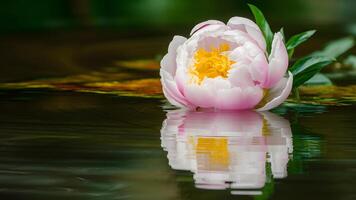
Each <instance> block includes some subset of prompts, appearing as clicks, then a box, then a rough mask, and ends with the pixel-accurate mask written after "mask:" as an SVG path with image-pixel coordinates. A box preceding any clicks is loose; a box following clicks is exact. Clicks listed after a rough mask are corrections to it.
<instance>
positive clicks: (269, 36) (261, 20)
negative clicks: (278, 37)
mask: <svg viewBox="0 0 356 200" xmlns="http://www.w3.org/2000/svg"><path fill="white" fill-rule="evenodd" d="M248 6H249V7H250V9H251V12H252V14H253V15H254V17H255V21H256V24H257V25H258V27H260V29H261V31H262V33H263V36H264V37H265V40H266V44H267V52H268V54H269V53H270V52H271V46H272V40H273V33H272V31H271V28H270V27H269V24H268V22H267V20H266V19H265V17H264V15H263V13H262V11H261V10H260V9H258V8H257V7H256V6H254V5H252V4H248Z"/></svg>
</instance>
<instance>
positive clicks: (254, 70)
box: [249, 53, 268, 84]
mask: <svg viewBox="0 0 356 200" xmlns="http://www.w3.org/2000/svg"><path fill="white" fill-rule="evenodd" d="M249 69H250V73H251V76H252V79H253V80H254V81H255V83H257V84H258V83H263V82H265V80H266V78H267V72H268V62H267V59H266V56H265V55H264V54H263V53H260V54H259V55H257V56H256V57H255V58H254V59H253V60H252V62H251V63H250V68H249Z"/></svg>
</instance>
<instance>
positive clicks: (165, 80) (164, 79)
mask: <svg viewBox="0 0 356 200" xmlns="http://www.w3.org/2000/svg"><path fill="white" fill-rule="evenodd" d="M160 75H161V83H162V87H163V92H164V95H165V97H166V98H167V100H168V101H169V102H170V103H171V104H172V105H175V106H178V107H189V106H190V105H189V103H188V102H187V101H186V99H185V97H184V96H183V95H182V94H181V92H180V91H179V90H178V87H177V84H176V82H175V81H174V80H173V77H172V76H171V75H170V74H169V73H168V72H166V71H165V70H161V71H160Z"/></svg>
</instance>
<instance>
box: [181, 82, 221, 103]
mask: <svg viewBox="0 0 356 200" xmlns="http://www.w3.org/2000/svg"><path fill="white" fill-rule="evenodd" d="M185 97H186V98H187V100H188V101H189V102H191V104H193V105H195V106H196V107H202V108H213V107H214V106H215V95H214V91H212V89H211V88H208V87H206V86H203V85H197V84H188V85H186V87H185Z"/></svg>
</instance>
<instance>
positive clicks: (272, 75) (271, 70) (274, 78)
mask: <svg viewBox="0 0 356 200" xmlns="http://www.w3.org/2000/svg"><path fill="white" fill-rule="evenodd" d="M268 60H269V67H268V77H267V79H266V82H265V83H264V84H263V85H264V87H265V88H271V87H273V86H274V85H275V84H277V83H278V81H279V80H281V78H283V76H284V74H285V73H286V71H287V68H288V52H287V49H286V47H285V45H284V42H283V36H282V34H281V33H280V32H278V33H276V34H274V38H273V42H272V50H271V54H270V56H269V58H268Z"/></svg>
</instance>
